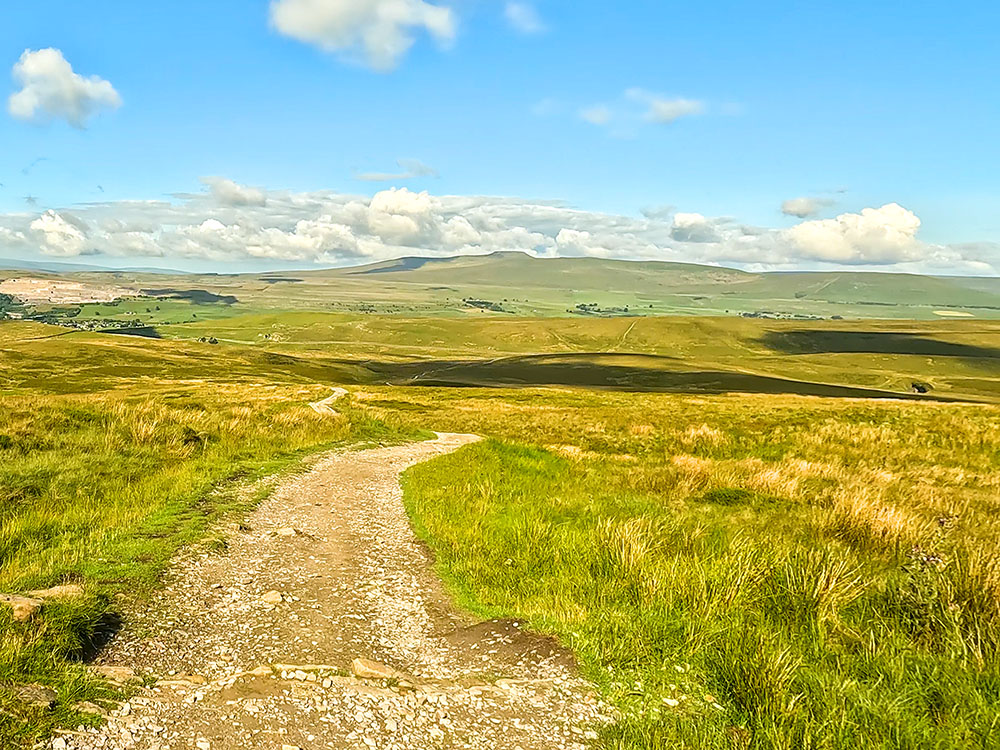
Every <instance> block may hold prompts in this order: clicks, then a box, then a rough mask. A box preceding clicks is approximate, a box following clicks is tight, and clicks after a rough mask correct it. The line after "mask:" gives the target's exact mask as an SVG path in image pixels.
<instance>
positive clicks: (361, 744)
mask: <svg viewBox="0 0 1000 750" xmlns="http://www.w3.org/2000/svg"><path fill="white" fill-rule="evenodd" d="M476 439H477V438H475V437H474V436H469V435H446V434H440V435H438V436H437V438H436V439H435V440H432V441H427V442H423V443H416V444H411V445H404V446H398V447H387V448H376V449H371V450H364V451H357V452H343V453H334V454H328V455H326V456H324V457H323V458H321V459H319V460H317V461H315V462H314V463H313V464H312V465H311V466H310V467H309V468H308V469H307V470H306V471H305V472H304V473H302V474H300V475H298V476H296V477H293V478H292V479H290V480H288V481H287V482H285V483H283V484H281V485H280V486H279V487H278V488H277V489H276V490H275V491H274V492H273V493H272V494H271V495H270V497H269V499H268V500H266V501H265V502H264V503H262V504H261V505H260V506H259V508H258V509H257V510H256V511H254V512H253V513H252V514H251V515H249V516H248V517H247V518H245V519H243V520H242V521H241V522H239V523H238V524H237V523H231V524H230V528H228V529H226V530H225V531H226V532H227V534H228V536H227V538H228V548H227V549H226V550H225V551H223V552H206V551H204V550H200V551H195V550H192V551H189V552H188V553H186V554H185V555H182V556H181V557H179V558H178V559H177V560H176V561H175V563H174V565H173V567H172V569H171V571H170V573H169V575H168V577H167V580H166V585H165V587H164V588H163V589H162V591H161V592H160V593H159V594H158V595H157V598H156V599H155V600H154V601H152V602H150V603H149V604H148V606H147V608H146V610H145V611H143V612H137V613H133V614H131V615H129V617H128V618H127V619H126V623H125V627H124V628H123V630H122V631H121V632H120V633H119V634H118V636H117V637H116V638H115V640H114V641H113V642H112V643H111V644H110V646H109V647H108V649H107V650H106V652H105V653H104V654H103V655H102V657H101V658H100V660H99V664H98V665H97V666H95V669H96V670H98V671H100V672H101V673H103V674H104V675H106V676H107V677H109V678H111V679H114V680H117V681H119V682H122V683H126V682H133V684H136V681H139V680H141V681H142V683H141V686H137V687H136V690H135V694H134V695H133V696H132V697H131V698H130V699H129V701H128V702H127V703H125V704H122V705H121V706H118V707H117V708H115V709H113V710H111V711H110V712H109V713H108V717H107V722H106V723H105V724H104V726H103V727H101V728H100V729H96V730H94V729H82V728H81V729H80V730H78V731H73V732H63V733H60V734H59V735H58V736H57V737H56V738H55V739H54V740H53V741H52V744H51V747H53V748H73V749H74V750H90V749H91V748H107V749H108V750H127V749H128V750H131V749H132V748H138V749H142V750H168V749H169V750H187V749H189V748H193V749H196V750H243V749H244V748H267V749H269V750H272V749H273V750H290V749H294V748H301V749H302V750H314V749H319V748H361V749H362V750H364V749H365V748H374V749H379V750H381V749H385V750H391V749H399V750H404V749H407V750H408V749H410V748H416V749H418V750H419V749H421V748H484V749H485V748H506V749H508V750H519V749H520V750H543V749H546V750H547V749H549V748H582V747H584V746H585V745H586V744H587V743H588V740H589V739H591V738H592V737H593V729H594V727H595V726H597V725H598V724H599V723H600V722H602V721H605V720H606V716H605V709H604V708H603V707H602V705H601V704H600V702H599V701H598V700H597V698H596V696H595V695H594V693H593V691H592V690H591V688H590V686H589V684H587V683H586V682H584V681H583V680H581V679H580V678H579V677H577V676H576V675H575V674H574V670H573V663H572V658H571V657H570V655H569V654H568V653H566V652H565V651H564V650H562V649H561V648H560V647H559V646H558V645H557V644H555V643H554V642H552V641H550V640H548V639H545V638H542V637H539V636H534V635H531V634H529V633H525V632H523V631H522V629H521V627H520V624H519V623H516V622H507V621H502V622H501V621H496V622H487V623H476V622H474V621H471V620H469V619H468V618H467V617H466V616H464V615H462V614H460V613H458V612H457V611H456V610H455V609H454V608H453V606H452V604H451V602H450V600H449V598H448V596H447V594H446V592H445V591H444V589H443V587H442V585H441V583H440V581H439V580H438V579H437V577H436V576H435V575H434V572H433V570H432V566H431V560H430V557H429V554H428V553H427V552H426V550H425V549H424V548H423V546H422V545H421V544H420V542H419V541H418V540H417V539H416V537H415V536H414V534H413V531H412V530H411V528H410V524H409V520H408V518H407V516H406V513H405V511H404V509H403V506H402V491H401V489H400V486H399V476H400V473H401V472H402V471H403V470H404V469H406V468H407V467H409V466H411V465H413V464H415V463H418V462H420V461H423V460H427V459H429V458H432V457H434V456H437V455H441V454H443V453H446V452H449V451H452V450H456V449H458V448H460V447H462V446H464V445H466V444H468V443H470V442H473V441H474V440H476ZM96 708H97V707H95V710H96Z"/></svg>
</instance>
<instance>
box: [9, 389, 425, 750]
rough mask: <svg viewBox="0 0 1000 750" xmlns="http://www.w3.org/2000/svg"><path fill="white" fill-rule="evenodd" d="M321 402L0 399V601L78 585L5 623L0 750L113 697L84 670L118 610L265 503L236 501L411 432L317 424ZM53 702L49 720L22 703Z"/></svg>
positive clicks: (298, 395) (198, 395)
mask: <svg viewBox="0 0 1000 750" xmlns="http://www.w3.org/2000/svg"><path fill="white" fill-rule="evenodd" d="M322 395H325V390H324V389H322V388H311V389H310V388H301V387H293V386H276V385H260V386H250V385H246V384H224V383H212V384H205V383H201V384H189V385H187V386H184V385H178V384H172V385H171V386H169V387H165V388H163V389H162V390H157V389H156V388H155V387H152V388H147V389H144V391H143V392H142V393H139V392H137V390H136V389H128V390H119V391H111V392H106V393H102V394H100V395H77V396H73V395H66V396H58V395H56V396H53V395H49V396H45V395H38V394H35V395H32V396H30V397H28V396H24V397H20V396H10V397H2V398H0V591H3V592H6V593H20V592H25V591H30V590H33V589H40V588H47V587H49V586H53V585H58V584H68V583H74V584H80V585H82V586H83V588H84V591H85V595H84V596H83V597H82V598H79V599H74V600H67V601H62V602H51V603H48V604H46V606H45V607H44V608H43V609H42V610H41V612H39V613H38V614H37V615H36V616H35V617H34V618H32V619H31V620H30V621H29V622H26V623H19V622H15V621H14V620H13V617H12V611H11V610H10V608H9V607H0V746H2V747H27V746H30V745H31V744H32V742H34V741H37V740H38V739H40V738H44V737H46V736H47V735H48V734H49V733H51V731H52V730H53V729H54V728H55V727H67V726H68V727H75V726H77V725H80V724H89V723H92V722H93V721H95V719H94V718H93V717H91V716H86V715H84V714H80V713H78V712H77V711H75V710H74V708H73V706H74V704H76V703H78V702H80V701H98V702H99V701H101V700H105V699H107V698H108V697H109V694H108V693H107V690H106V688H105V687H104V686H103V685H102V684H101V683H100V682H98V681H96V680H94V679H92V678H90V677H89V676H88V674H87V673H86V671H85V670H84V668H83V666H82V664H81V659H82V658H83V657H84V656H86V654H87V653H88V652H90V651H91V650H92V649H93V648H95V646H97V645H98V644H99V642H100V640H101V639H102V638H103V637H105V636H106V634H107V633H108V632H109V631H110V630H113V628H114V626H115V613H116V611H118V609H119V605H120V602H119V598H120V597H126V596H127V597H130V598H132V597H142V596H143V595H144V593H145V592H147V591H148V590H149V589H150V588H151V587H153V586H155V585H156V583H157V581H158V579H159V576H160V574H161V573H162V571H163V570H164V568H165V567H166V565H167V564H168V562H169V560H170V559H171V557H172V556H173V554H174V553H175V552H176V551H177V550H178V548H180V547H181V546H182V545H186V544H191V543H194V542H196V541H198V540H200V539H202V538H203V536H204V535H205V532H206V530H207V529H209V528H210V526H211V525H212V524H213V523H214V522H215V521H217V520H218V518H219V517H220V516H221V515H222V514H224V513H227V512H232V511H235V510H243V509H245V508H247V507H249V505H251V504H253V503H254V502H257V501H259V500H260V499H261V497H260V496H259V495H256V496H255V495H248V494H247V493H246V492H241V491H240V489H241V488H242V487H245V486H246V485H248V484H249V483H251V482H252V481H253V480H254V479H255V478H258V477H261V476H264V475H267V474H272V473H274V472H277V471H280V470H282V469H284V468H286V467H289V466H290V465H292V464H293V463H294V462H295V461H297V460H299V459H301V458H302V457H304V456H306V455H307V454H309V453H312V452H315V451H318V450H321V449H328V448H333V447H338V446H347V445H350V444H355V443H359V442H381V441H397V440H401V439H406V438H408V437H413V436H415V435H416V432H415V431H413V430H406V429H395V428H390V427H387V426H386V425H385V424H383V423H382V422H380V421H379V420H377V419H373V418H372V417H370V416H368V415H365V414H362V413H359V412H357V411H356V410H353V409H351V408H350V407H349V406H348V407H347V408H345V409H344V411H343V413H342V414H341V415H339V416H331V415H319V414H317V413H315V412H314V411H313V410H312V409H310V408H309V407H308V403H307V402H308V401H309V400H314V399H316V398H319V397H321V396H322ZM34 683H38V684H42V685H45V686H48V687H51V688H53V689H54V690H55V691H56V692H57V693H58V700H57V702H56V705H55V708H54V709H51V710H49V709H45V708H35V707H31V706H29V705H26V704H25V703H24V702H23V701H21V700H19V699H18V697H17V694H16V690H17V687H18V686H20V685H25V684H34Z"/></svg>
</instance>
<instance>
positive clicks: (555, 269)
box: [297, 252, 1000, 308]
mask: <svg viewBox="0 0 1000 750" xmlns="http://www.w3.org/2000/svg"><path fill="white" fill-rule="evenodd" d="M320 273H323V274H330V275H334V276H339V277H346V278H351V279H361V278H365V277H367V278H371V279H372V280H374V279H377V280H378V281H380V282H383V283H404V284H422V285H432V284H436V285H447V286H450V287H456V288H466V287H486V288H504V289H510V290H512V292H513V291H516V290H517V289H547V290H551V291H573V292H588V291H593V292H627V293H635V294H639V295H652V296H658V295H663V294H679V295H710V296H718V295H722V296H732V297H737V298H740V299H753V300H760V301H762V302H764V301H768V300H771V301H775V302H778V301H793V302H797V303H799V304H807V303H809V302H822V303H834V304H860V305H904V306H909V305H921V306H939V307H982V308H998V307H1000V279H992V278H988V279H980V278H965V277H939V276H920V275H917V274H902V273H873V272H864V271H816V272H770V273H747V272H745V271H738V270H735V269H732V268H723V267H718V266H704V265H696V264H692V263H669V262H660V261H624V260H607V259H602V258H536V257H533V256H530V255H526V254H524V253H510V252H505V253H493V254H491V255H479V256H459V257H455V258H419V257H412V258H399V259H397V260H391V261H385V262H382V263H377V264H373V265H367V266H359V267H354V268H346V269H337V270H333V271H326V272H320ZM297 275H299V276H304V277H308V276H309V275H310V272H304V273H299V274H297Z"/></svg>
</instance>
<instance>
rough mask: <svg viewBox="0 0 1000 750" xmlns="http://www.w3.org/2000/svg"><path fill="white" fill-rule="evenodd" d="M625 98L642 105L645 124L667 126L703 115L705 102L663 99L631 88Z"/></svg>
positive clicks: (673, 98)
mask: <svg viewBox="0 0 1000 750" xmlns="http://www.w3.org/2000/svg"><path fill="white" fill-rule="evenodd" d="M625 96H626V98H628V99H631V100H632V101H635V102H639V103H640V104H642V105H644V106H645V108H646V111H645V113H644V115H643V117H644V119H645V120H646V121H647V122H653V123H657V124H660V125H669V124H670V123H673V122H676V121H677V120H679V119H681V118H682V117H693V116H694V115H701V114H704V113H705V102H703V101H699V100H697V99H685V98H682V97H665V96H662V95H660V94H653V93H651V92H649V91H646V90H645V89H640V88H631V89H629V90H628V91H626V92H625Z"/></svg>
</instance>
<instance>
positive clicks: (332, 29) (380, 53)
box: [271, 0, 455, 72]
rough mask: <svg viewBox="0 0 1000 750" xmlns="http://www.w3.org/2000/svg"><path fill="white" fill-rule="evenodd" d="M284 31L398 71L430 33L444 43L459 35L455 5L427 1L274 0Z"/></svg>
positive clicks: (277, 19) (279, 26)
mask: <svg viewBox="0 0 1000 750" xmlns="http://www.w3.org/2000/svg"><path fill="white" fill-rule="evenodd" d="M271 23H272V24H273V25H274V27H275V29H277V30H278V31H279V32H280V33H282V34H284V35H286V36H289V37H291V38H293V39H297V40H299V41H301V42H306V43H308V44H314V45H316V46H318V47H319V48H320V49H322V50H324V51H326V52H334V53H339V54H341V55H343V56H345V57H346V58H347V59H350V60H354V61H360V62H362V63H364V64H365V65H367V66H369V67H370V68H372V69H374V70H377V71H381V72H386V71H390V70H392V69H394V68H395V67H396V66H397V65H398V64H399V61H400V59H401V58H402V57H403V56H404V55H405V54H406V53H407V52H408V51H409V50H410V47H412V46H413V43H414V41H415V40H414V36H415V34H416V33H417V32H419V31H421V30H422V31H426V32H427V33H428V34H430V36H432V37H433V38H434V39H435V40H437V41H438V42H439V43H440V44H448V43H450V42H451V41H452V40H453V39H454V38H455V17H454V13H453V11H452V10H451V8H447V7H444V6H440V5H433V4H431V3H428V2H425V1H424V0H271Z"/></svg>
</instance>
